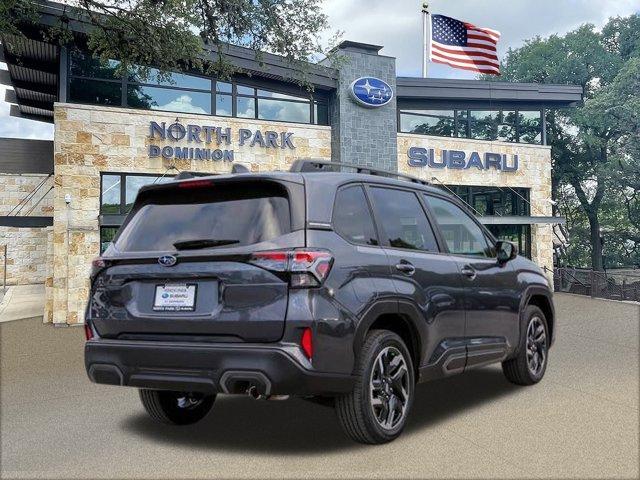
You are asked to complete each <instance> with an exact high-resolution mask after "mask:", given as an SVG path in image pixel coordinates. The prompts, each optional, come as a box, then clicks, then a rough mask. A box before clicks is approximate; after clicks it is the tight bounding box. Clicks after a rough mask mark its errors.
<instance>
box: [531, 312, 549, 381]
mask: <svg viewBox="0 0 640 480" xmlns="http://www.w3.org/2000/svg"><path fill="white" fill-rule="evenodd" d="M546 361H547V333H546V331H545V328H544V322H543V321H542V319H541V318H540V317H533V318H532V319H531V321H530V322H529V327H528V328H527V367H528V368H529V372H530V373H531V374H532V375H533V376H535V377H537V376H539V375H540V373H541V372H542V371H543V369H544V366H545V362H546Z"/></svg>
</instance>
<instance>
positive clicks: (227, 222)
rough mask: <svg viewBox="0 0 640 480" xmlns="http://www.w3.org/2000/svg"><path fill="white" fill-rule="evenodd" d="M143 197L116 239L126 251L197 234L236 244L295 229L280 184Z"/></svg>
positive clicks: (171, 244) (165, 246) (157, 247)
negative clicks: (292, 227)
mask: <svg viewBox="0 0 640 480" xmlns="http://www.w3.org/2000/svg"><path fill="white" fill-rule="evenodd" d="M139 202H140V203H139V204H137V205H136V206H135V207H134V210H133V212H132V215H133V216H132V217H131V218H130V219H129V220H128V222H127V223H126V224H125V225H124V226H123V228H122V229H121V231H120V232H119V234H118V236H117V238H116V240H115V246H116V248H117V249H118V250H120V251H122V252H137V251H171V250H177V248H176V246H175V244H180V242H191V241H198V240H207V241H209V240H211V241H218V242H221V246H222V243H224V242H228V243H227V246H229V247H236V246H243V245H251V244H254V243H259V242H265V241H269V240H273V239H275V238H277V237H279V236H281V235H285V234H287V233H290V232H291V213H290V208H289V199H288V197H287V193H286V190H285V189H284V188H283V187H281V186H279V185H277V184H273V185H268V184H260V185H258V184H255V183H246V184H245V183H232V184H216V183H214V184H213V186H211V187H202V188H189V189H180V188H176V187H172V188H166V189H160V190H157V191H153V192H147V193H146V194H145V196H144V197H143V198H142V199H141V200H139Z"/></svg>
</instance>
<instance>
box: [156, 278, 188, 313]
mask: <svg viewBox="0 0 640 480" xmlns="http://www.w3.org/2000/svg"><path fill="white" fill-rule="evenodd" d="M195 308H196V285H194V284H185V283H167V284H164V285H156V295H155V299H154V301H153V309H154V310H155V311H161V312H193V311H194V310H195Z"/></svg>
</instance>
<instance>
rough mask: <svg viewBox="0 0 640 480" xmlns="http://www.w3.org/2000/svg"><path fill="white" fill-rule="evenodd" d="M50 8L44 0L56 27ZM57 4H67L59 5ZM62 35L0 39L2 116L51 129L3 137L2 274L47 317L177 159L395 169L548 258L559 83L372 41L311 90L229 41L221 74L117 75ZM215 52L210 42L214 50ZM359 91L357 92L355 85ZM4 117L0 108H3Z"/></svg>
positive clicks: (75, 297) (569, 99)
mask: <svg viewBox="0 0 640 480" xmlns="http://www.w3.org/2000/svg"><path fill="white" fill-rule="evenodd" d="M63 8H64V7H63V6H62V5H59V4H56V3H51V2H49V3H46V5H45V6H44V7H43V9H42V13H41V17H40V21H41V23H42V24H43V25H53V24H55V23H56V22H57V21H58V19H59V17H60V15H61V14H62V9H63ZM66 8H67V12H66V15H67V16H69V7H66ZM69 26H70V28H71V30H72V31H73V32H74V39H75V40H74V41H73V42H72V43H70V44H68V45H67V46H64V47H60V46H58V45H54V44H50V43H46V42H44V41H43V40H42V37H41V35H40V34H39V33H38V31H37V30H38V29H37V28H26V27H25V33H26V35H27V39H26V40H24V39H22V40H18V39H16V38H14V37H8V36H4V37H1V36H0V41H1V42H2V47H1V48H0V57H1V58H0V61H2V62H5V63H6V65H7V70H4V71H0V83H2V84H5V85H8V86H10V87H11V88H12V90H7V94H6V100H7V101H8V102H9V103H11V104H12V106H11V114H12V115H13V116H16V117H23V118H30V119H35V120H39V121H43V122H49V123H52V124H53V126H54V138H53V141H42V140H17V139H1V140H0V244H5V243H6V244H7V245H8V247H7V260H8V266H7V274H8V280H9V283H10V284H12V283H13V284H20V283H44V284H45V290H46V307H45V322H53V323H55V324H76V323H81V322H82V321H83V310H84V307H85V302H86V298H87V296H88V289H89V284H88V274H89V268H90V263H91V260H92V259H93V258H95V257H96V256H97V255H99V254H100V252H101V251H102V250H103V249H104V248H105V247H106V245H108V243H109V242H110V241H111V239H112V238H113V236H114V235H115V233H116V232H117V230H118V227H119V226H120V225H121V224H122V222H123V220H124V218H125V216H126V214H127V212H128V210H129V209H130V208H131V205H132V202H133V201H134V199H135V196H136V193H137V191H138V190H139V189H140V187H141V186H143V185H146V184H149V183H153V182H157V181H165V180H166V179H169V178H171V177H173V176H174V175H176V174H177V173H178V172H181V171H193V172H202V173H223V172H230V171H231V169H232V167H233V165H235V164H242V165H243V166H245V167H247V168H248V169H249V170H250V171H254V172H257V171H265V170H288V169H289V167H290V165H291V164H292V162H293V161H294V160H296V159H299V158H314V159H324V160H327V161H335V162H343V163H350V164H357V165H362V166H369V167H374V168H380V169H386V170H392V171H398V172H400V173H403V174H409V175H412V176H415V177H418V178H420V179H423V180H427V181H429V182H431V183H432V184H434V185H436V186H440V187H441V188H443V189H444V190H447V191H450V192H451V193H453V194H455V195H457V196H459V197H460V198H461V199H462V200H463V201H464V202H466V203H467V204H468V205H469V206H470V208H471V209H472V210H473V211H474V212H475V213H476V215H478V216H479V218H480V220H481V221H482V223H484V224H485V225H486V226H487V227H488V228H489V229H490V230H491V231H492V232H493V233H494V234H495V235H496V236H497V237H500V238H507V239H510V240H513V241H514V242H516V243H517V244H518V246H519V248H520V251H521V253H522V254H523V255H526V256H528V257H530V258H531V259H532V260H534V261H535V262H536V263H538V264H539V265H540V266H543V267H546V268H548V269H551V268H552V266H553V253H554V250H553V242H554V234H553V226H554V225H555V224H557V223H560V222H562V219H561V218H558V217H553V216H552V202H551V147H550V146H548V145H547V139H546V133H545V130H546V129H545V110H546V109H557V108H569V107H572V106H574V105H576V104H578V103H580V102H581V101H582V89H581V87H579V86H572V85H549V84H544V85H542V84H522V83H508V82H486V81H475V80H450V79H432V78H409V77H398V76H397V75H396V62H395V59H394V58H393V57H389V56H385V55H383V54H381V53H380V50H381V49H382V47H381V46H376V45H369V44H363V43H356V42H351V41H344V42H342V43H341V44H340V45H338V46H337V47H336V48H335V49H334V51H333V54H334V55H339V56H340V57H341V60H340V62H337V63H336V64H337V65H340V67H339V68H334V66H332V65H333V63H332V62H331V61H330V60H326V61H323V62H320V63H319V64H309V65H308V73H307V79H308V81H309V82H310V83H311V84H312V85H313V93H309V92H308V91H307V90H306V89H304V88H301V87H300V86H299V85H298V84H297V83H296V82H295V81H293V80H292V78H293V76H294V73H295V72H294V71H293V70H292V69H291V67H290V65H289V64H288V63H287V62H286V61H285V60H284V59H283V58H280V57H278V56H275V55H271V54H267V53H264V54H263V55H262V57H261V59H260V60H261V61H260V62H258V61H257V60H256V58H255V53H254V52H253V51H250V50H247V49H244V48H239V47H234V46H228V47H226V48H225V52H224V53H225V54H226V56H227V59H228V61H230V62H232V63H233V64H235V65H236V66H237V67H239V68H240V69H241V72H242V73H238V74H236V75H235V76H234V77H233V78H232V79H231V80H227V79H225V80H217V79H215V78H211V77H207V76H203V75H201V74H198V73H197V72H182V73H175V74H173V75H172V78H171V79H170V80H167V79H159V78H158V77H157V76H156V75H154V74H153V71H152V73H151V75H150V76H148V77H144V76H142V75H141V74H140V72H139V71H136V69H131V70H130V71H129V72H127V73H126V74H124V75H118V74H117V70H116V67H117V65H118V64H117V61H115V60H114V61H112V62H110V63H109V64H101V63H100V62H98V61H97V60H95V59H93V58H92V57H91V56H90V55H89V54H87V51H86V48H85V46H84V42H85V34H86V32H87V28H88V25H87V24H85V23H83V22H82V21H81V20H79V19H73V18H70V20H69ZM211 54H212V55H214V54H215V52H212V53H211ZM363 89H364V90H365V91H366V93H367V94H370V95H369V96H368V98H366V95H365V96H363V95H362V94H361V93H362V92H363ZM5 121H6V120H5Z"/></svg>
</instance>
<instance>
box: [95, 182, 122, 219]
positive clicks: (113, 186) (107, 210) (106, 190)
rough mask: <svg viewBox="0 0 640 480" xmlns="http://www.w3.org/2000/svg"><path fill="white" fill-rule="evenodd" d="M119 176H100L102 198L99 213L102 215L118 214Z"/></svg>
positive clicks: (119, 200) (119, 201)
mask: <svg viewBox="0 0 640 480" xmlns="http://www.w3.org/2000/svg"><path fill="white" fill-rule="evenodd" d="M120 203H121V199H120V175H102V197H101V199H100V212H101V213H103V214H114V215H118V214H120Z"/></svg>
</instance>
